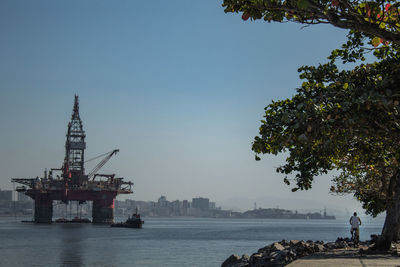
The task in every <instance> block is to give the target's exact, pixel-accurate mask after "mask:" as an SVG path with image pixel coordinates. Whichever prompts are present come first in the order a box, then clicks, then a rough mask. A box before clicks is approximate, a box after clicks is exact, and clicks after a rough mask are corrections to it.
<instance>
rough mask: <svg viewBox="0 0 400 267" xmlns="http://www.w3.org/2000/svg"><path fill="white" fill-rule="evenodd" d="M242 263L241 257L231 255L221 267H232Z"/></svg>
mask: <svg viewBox="0 0 400 267" xmlns="http://www.w3.org/2000/svg"><path fill="white" fill-rule="evenodd" d="M239 262H240V257H239V256H238V255H233V254H232V255H231V256H229V257H228V258H227V259H226V260H225V261H224V262H223V263H222V265H221V267H230V266H233V265H234V264H236V263H239Z"/></svg>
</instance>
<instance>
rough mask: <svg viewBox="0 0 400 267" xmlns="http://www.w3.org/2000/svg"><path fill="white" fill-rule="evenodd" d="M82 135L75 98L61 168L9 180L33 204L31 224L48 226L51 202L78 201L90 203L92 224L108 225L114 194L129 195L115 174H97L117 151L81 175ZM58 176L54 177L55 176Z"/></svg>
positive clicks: (126, 185) (126, 184)
mask: <svg viewBox="0 0 400 267" xmlns="http://www.w3.org/2000/svg"><path fill="white" fill-rule="evenodd" d="M85 137H86V135H85V132H84V131H83V125H82V121H81V119H80V117H79V99H78V96H77V95H75V102H74V109H73V111H72V117H71V121H70V122H69V123H68V131H67V140H66V142H65V158H64V163H63V164H62V167H61V168H52V169H50V170H49V172H47V170H45V172H44V177H43V178H39V177H37V178H12V179H11V181H12V182H16V183H19V184H22V186H18V187H17V188H16V191H18V192H23V193H24V194H25V195H27V196H29V197H31V198H32V199H33V200H34V202H35V212H34V222H35V223H51V222H52V217H53V200H60V201H62V202H63V203H65V204H68V202H69V201H78V202H79V204H82V203H85V202H86V201H93V204H92V222H93V223H106V224H110V223H113V221H114V200H115V198H116V196H117V195H118V194H131V193H132V185H133V183H132V182H125V181H123V179H124V178H117V177H115V174H100V173H98V171H99V170H100V168H101V167H102V166H103V165H104V164H105V163H106V162H107V161H108V160H109V159H110V158H111V157H112V156H113V155H114V154H116V153H117V152H118V151H119V150H118V149H115V150H113V151H111V152H109V153H106V154H103V155H100V156H98V157H96V158H99V157H102V156H104V158H103V159H102V160H101V161H100V162H99V164H97V165H96V166H95V167H94V168H93V170H92V171H90V172H89V173H88V174H85V167H84V163H85V160H84V159H85V157H84V153H85V149H86V143H85ZM57 173H59V174H58V175H56V174H57Z"/></svg>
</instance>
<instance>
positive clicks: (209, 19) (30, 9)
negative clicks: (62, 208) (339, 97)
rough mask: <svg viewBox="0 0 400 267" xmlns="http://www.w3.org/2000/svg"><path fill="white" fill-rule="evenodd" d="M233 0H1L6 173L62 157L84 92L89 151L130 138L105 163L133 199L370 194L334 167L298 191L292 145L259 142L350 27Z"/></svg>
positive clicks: (337, 201) (0, 159) (298, 201)
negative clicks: (290, 161)
mask: <svg viewBox="0 0 400 267" xmlns="http://www.w3.org/2000/svg"><path fill="white" fill-rule="evenodd" d="M221 3H222V1H216V0H207V1H206V0H203V1H189V0H180V1H178V0H169V1H165V0H159V1H133V0H131V1H123V0H120V1H111V0H108V1H100V0H85V1H82V0H70V1H61V0H59V1H56V0H47V1H42V0H35V1H29V0H26V1H20V0H2V1H0V33H1V35H0V92H1V97H0V124H1V130H0V170H1V173H0V175H1V176H0V187H1V188H2V189H11V188H12V184H11V182H10V178H11V177H36V176H38V175H39V176H40V175H42V173H43V170H44V168H51V167H60V166H61V164H62V161H63V157H64V142H65V134H66V129H67V123H68V121H69V119H70V116H71V112H72V106H73V96H74V94H78V95H79V97H80V113H81V118H82V120H83V124H84V129H85V131H86V135H87V138H86V142H87V150H86V157H87V158H91V157H94V156H96V155H99V154H102V153H105V152H108V151H110V150H112V149H114V148H119V149H120V153H119V154H117V155H116V156H115V157H113V158H112V159H111V160H110V161H109V162H108V164H107V165H106V166H105V167H104V168H103V169H102V172H103V173H106V172H109V173H116V174H117V176H122V177H126V179H127V180H130V181H133V182H134V183H135V188H134V194H133V195H131V196H130V197H131V198H133V199H140V200H156V199H157V198H158V197H159V196H160V195H166V196H167V199H168V200H175V199H180V200H183V199H191V198H192V197H197V196H202V197H208V198H210V199H211V200H213V201H216V202H217V205H218V204H225V203H228V202H229V201H231V203H232V205H236V206H239V205H240V201H241V202H242V204H245V205H244V206H245V208H246V207H248V208H252V207H253V206H252V205H253V202H254V201H257V204H258V206H262V207H269V206H270V207H275V206H277V205H279V206H280V207H282V208H305V209H306V208H320V209H322V208H323V207H324V206H327V207H328V208H330V207H340V208H344V207H348V208H349V209H350V210H352V209H353V208H355V207H358V204H357V202H356V201H354V200H352V198H351V197H346V198H343V197H337V196H330V195H329V194H328V191H329V185H330V179H331V177H330V176H326V177H321V179H317V180H318V181H317V182H316V183H315V184H314V186H315V188H314V189H313V190H311V191H307V192H296V193H291V192H290V188H289V187H287V186H286V185H284V184H283V182H282V179H283V176H282V175H280V174H277V173H276V172H275V168H274V167H277V166H279V165H280V164H281V163H283V162H284V155H280V156H277V157H274V156H263V157H262V158H263V160H262V161H259V162H256V161H255V160H254V153H253V152H252V151H251V142H252V140H253V138H254V136H255V135H256V134H257V133H258V127H259V126H260V120H261V119H262V116H263V109H264V107H265V106H266V105H267V104H268V103H270V101H271V100H272V99H282V98H287V97H290V96H291V95H293V94H294V93H295V88H296V87H297V86H299V84H300V83H301V81H300V80H299V78H298V73H297V68H298V67H300V66H301V65H306V64H318V63H323V62H324V61H325V58H326V57H327V56H328V55H329V52H330V51H331V50H332V49H334V48H337V47H338V46H339V45H340V44H341V43H342V42H343V41H344V40H345V35H346V33H347V32H346V31H344V30H339V29H335V28H333V27H330V26H316V27H308V28H305V29H302V28H301V25H297V24H290V23H287V24H278V23H266V22H262V21H261V22H251V21H250V20H249V21H246V22H245V21H242V20H241V18H240V15H233V14H225V13H224V11H223V8H222V7H221ZM92 166H93V165H92ZM89 170H90V166H87V171H89ZM238 203H239V204H238Z"/></svg>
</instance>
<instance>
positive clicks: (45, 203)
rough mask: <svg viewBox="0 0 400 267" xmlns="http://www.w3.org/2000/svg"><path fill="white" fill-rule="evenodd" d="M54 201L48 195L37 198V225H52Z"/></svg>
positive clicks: (37, 195)
mask: <svg viewBox="0 0 400 267" xmlns="http://www.w3.org/2000/svg"><path fill="white" fill-rule="evenodd" d="M52 218H53V201H52V199H51V198H50V197H49V195H48V194H40V193H38V194H36V196H35V223H52Z"/></svg>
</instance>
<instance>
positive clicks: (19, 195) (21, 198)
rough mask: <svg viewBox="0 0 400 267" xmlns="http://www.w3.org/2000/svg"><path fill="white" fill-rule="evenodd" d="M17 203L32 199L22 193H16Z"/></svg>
mask: <svg viewBox="0 0 400 267" xmlns="http://www.w3.org/2000/svg"><path fill="white" fill-rule="evenodd" d="M18 201H22V202H28V201H32V199H31V198H30V197H28V196H27V195H25V194H24V193H22V192H18Z"/></svg>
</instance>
